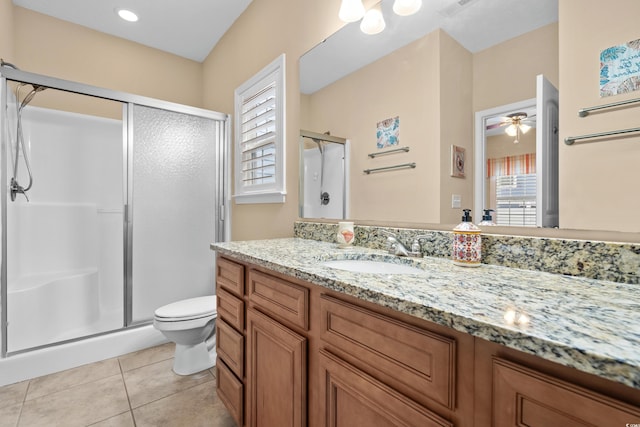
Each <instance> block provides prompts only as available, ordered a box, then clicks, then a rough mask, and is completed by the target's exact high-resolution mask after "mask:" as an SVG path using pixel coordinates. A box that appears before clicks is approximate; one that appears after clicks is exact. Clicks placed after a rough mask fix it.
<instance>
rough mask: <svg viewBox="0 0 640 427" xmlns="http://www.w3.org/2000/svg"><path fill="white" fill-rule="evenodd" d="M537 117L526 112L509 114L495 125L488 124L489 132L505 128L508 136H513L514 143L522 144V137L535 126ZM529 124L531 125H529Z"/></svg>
mask: <svg viewBox="0 0 640 427" xmlns="http://www.w3.org/2000/svg"><path fill="white" fill-rule="evenodd" d="M535 117H536V116H535V115H528V114H527V113H525V112H522V111H520V112H517V113H511V114H507V115H506V116H505V117H501V118H500V121H499V122H497V123H493V124H487V130H491V129H496V128H501V127H505V126H506V127H505V129H504V131H505V133H506V134H507V135H509V136H513V137H514V140H513V143H514V144H517V143H519V142H520V135H524V134H525V133H527V132H529V130H530V129H531V128H532V127H533V126H535ZM528 123H529V124H528Z"/></svg>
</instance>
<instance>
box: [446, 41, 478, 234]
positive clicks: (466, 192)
mask: <svg viewBox="0 0 640 427" xmlns="http://www.w3.org/2000/svg"><path fill="white" fill-rule="evenodd" d="M441 35H442V37H441V41H442V42H441V45H440V200H439V202H440V203H439V205H440V222H441V223H444V224H457V223H458V222H459V221H460V218H461V213H460V208H452V207H451V197H452V195H453V194H456V195H459V196H461V206H462V208H468V209H473V111H472V108H471V103H472V97H473V86H472V85H473V73H472V61H473V56H472V55H471V53H470V52H469V51H467V50H466V49H464V48H463V47H462V46H461V45H460V44H458V43H457V42H456V41H455V40H454V39H452V38H451V37H449V36H448V35H447V34H446V33H445V32H441ZM436 141H438V140H436ZM451 145H457V146H460V147H463V148H464V149H465V150H466V162H465V163H466V166H465V169H466V170H465V177H464V178H457V177H456V178H453V177H451ZM478 220H479V218H478ZM478 222H479V221H478Z"/></svg>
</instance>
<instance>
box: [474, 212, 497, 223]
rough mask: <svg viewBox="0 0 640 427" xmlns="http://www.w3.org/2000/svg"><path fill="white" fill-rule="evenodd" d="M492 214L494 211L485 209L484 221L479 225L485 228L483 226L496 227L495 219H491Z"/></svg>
mask: <svg viewBox="0 0 640 427" xmlns="http://www.w3.org/2000/svg"><path fill="white" fill-rule="evenodd" d="M491 212H493V209H484V215H482V221H480V223H479V224H478V225H480V226H483V225H489V226H491V225H496V223H495V222H493V218H491Z"/></svg>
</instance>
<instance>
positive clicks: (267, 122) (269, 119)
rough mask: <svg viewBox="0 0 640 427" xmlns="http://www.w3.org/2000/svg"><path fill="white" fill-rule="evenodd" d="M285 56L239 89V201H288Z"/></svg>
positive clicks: (237, 135) (237, 106) (236, 98)
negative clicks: (285, 148)
mask: <svg viewBox="0 0 640 427" xmlns="http://www.w3.org/2000/svg"><path fill="white" fill-rule="evenodd" d="M284 60H285V56H284V55H281V56H280V57H278V58H277V59H276V60H275V61H273V62H272V63H271V64H269V65H267V66H266V67H265V68H264V69H263V70H262V71H260V72H259V73H257V74H256V75H255V76H253V77H252V78H251V79H249V80H248V81H247V82H245V83H244V84H243V85H241V86H240V87H239V88H237V89H236V91H235V117H236V118H235V179H236V180H235V183H236V185H235V194H234V197H235V198H236V201H238V203H274V202H275V203H282V202H284V196H285V194H286V193H285V191H284V188H285V187H284V185H285V169H284V168H285V153H284V148H283V147H284V132H285V129H284V107H285V98H284V64H285V61H284Z"/></svg>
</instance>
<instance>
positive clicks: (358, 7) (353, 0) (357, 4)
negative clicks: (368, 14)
mask: <svg viewBox="0 0 640 427" xmlns="http://www.w3.org/2000/svg"><path fill="white" fill-rule="evenodd" d="M364 12H365V10H364V5H363V4H362V0H342V4H341V5H340V11H339V12H338V17H339V18H340V19H341V20H342V21H344V22H356V21H358V20H360V18H362V17H363V16H364Z"/></svg>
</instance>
